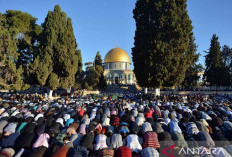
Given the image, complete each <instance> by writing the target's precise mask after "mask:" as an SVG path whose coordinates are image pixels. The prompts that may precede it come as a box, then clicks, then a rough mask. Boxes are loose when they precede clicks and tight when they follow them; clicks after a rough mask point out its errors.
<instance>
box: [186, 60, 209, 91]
mask: <svg viewBox="0 0 232 157" xmlns="http://www.w3.org/2000/svg"><path fill="white" fill-rule="evenodd" d="M203 71H204V68H203V66H202V65H201V64H194V65H191V66H189V68H188V69H187V70H186V74H185V79H184V81H183V83H182V86H184V87H186V88H190V87H196V86H197V84H198V81H199V79H200V75H199V73H200V72H203Z"/></svg>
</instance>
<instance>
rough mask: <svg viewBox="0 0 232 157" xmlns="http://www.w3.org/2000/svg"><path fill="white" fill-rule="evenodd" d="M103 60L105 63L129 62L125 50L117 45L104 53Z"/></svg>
mask: <svg viewBox="0 0 232 157" xmlns="http://www.w3.org/2000/svg"><path fill="white" fill-rule="evenodd" d="M104 62H105V63H108V62H127V63H130V57H129V55H128V54H127V53H126V51H124V50H123V49H121V48H118V47H117V48H114V49H111V50H110V51H109V52H108V53H107V54H106V56H105V59H104Z"/></svg>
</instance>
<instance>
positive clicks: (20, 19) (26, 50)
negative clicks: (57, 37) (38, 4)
mask: <svg viewBox="0 0 232 157" xmlns="http://www.w3.org/2000/svg"><path fill="white" fill-rule="evenodd" d="M5 17H6V23H7V25H8V26H9V28H14V29H15V32H14V36H15V37H16V38H17V42H18V43H17V51H18V53H19V56H18V60H17V66H20V65H22V66H23V68H25V66H27V64H28V63H30V62H31V61H33V60H34V58H35V56H36V53H37V51H38V44H39V36H40V34H41V32H42V28H41V27H40V26H39V25H37V24H36V21H37V18H35V17H33V16H31V15H30V14H28V13H25V12H21V11H16V10H7V11H6V14H5Z"/></svg>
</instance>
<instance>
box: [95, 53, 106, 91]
mask: <svg viewBox="0 0 232 157" xmlns="http://www.w3.org/2000/svg"><path fill="white" fill-rule="evenodd" d="M94 66H95V70H96V73H97V77H98V80H99V82H98V88H100V89H105V88H106V86H107V83H106V79H105V77H104V75H103V73H104V67H103V65H102V58H101V55H100V52H99V51H98V52H97V54H96V56H95V60H94Z"/></svg>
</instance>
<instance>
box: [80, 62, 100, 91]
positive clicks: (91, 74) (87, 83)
mask: <svg viewBox="0 0 232 157" xmlns="http://www.w3.org/2000/svg"><path fill="white" fill-rule="evenodd" d="M97 76H98V73H97V72H96V70H94V67H93V66H90V67H88V68H86V71H85V78H84V81H83V87H84V88H85V89H88V90H92V89H96V88H97V87H98V84H99V78H98V77H97Z"/></svg>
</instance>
